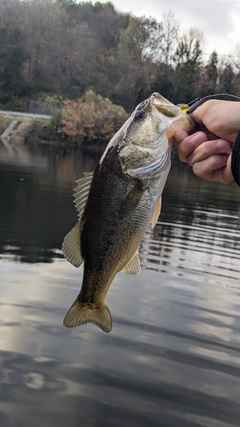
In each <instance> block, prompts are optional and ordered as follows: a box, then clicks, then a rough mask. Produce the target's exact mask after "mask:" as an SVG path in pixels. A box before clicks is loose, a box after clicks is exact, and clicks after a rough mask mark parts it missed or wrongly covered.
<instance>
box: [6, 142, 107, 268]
mask: <svg viewBox="0 0 240 427" xmlns="http://www.w3.org/2000/svg"><path fill="white" fill-rule="evenodd" d="M29 151H30V154H29V156H28V159H25V162H24V164H22V163H20V164H17V159H18V155H17V154H16V158H15V159H13V158H12V157H11V158H9V163H10V165H8V166H6V162H5V165H4V166H2V167H1V169H0V188H1V190H0V231H1V233H0V252H1V253H9V252H10V253H12V254H13V256H17V257H20V258H21V260H22V261H26V262H50V261H51V259H53V257H55V256H56V254H55V253H54V251H53V250H52V249H53V248H54V249H55V248H56V249H60V248H61V243H62V239H63V237H64V235H65V234H66V233H67V232H68V231H69V229H70V228H71V227H72V226H73V225H74V223H75V222H76V219H77V214H76V211H75V208H74V205H73V188H74V187H75V180H76V179H78V178H80V177H81V176H82V175H83V172H84V171H91V170H93V169H94V168H95V165H96V163H97V161H98V159H99V156H100V153H93V154H92V153H91V152H90V151H87V150H85V151H83V150H82V151H79V150H72V149H71V150H70V149H69V150H68V149H55V148H54V147H50V148H49V147H41V148H36V147H33V148H30V149H29ZM42 158H45V159H46V167H45V168H44V169H43V170H42V169H38V168H37V164H38V161H40V160H41V159H42ZM13 160H14V161H13ZM34 162H36V163H35V166H36V168H34ZM11 163H12V164H11Z"/></svg>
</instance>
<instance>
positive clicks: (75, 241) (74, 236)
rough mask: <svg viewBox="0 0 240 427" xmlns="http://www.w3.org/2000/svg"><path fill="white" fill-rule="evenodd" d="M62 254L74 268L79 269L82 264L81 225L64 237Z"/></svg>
mask: <svg viewBox="0 0 240 427" xmlns="http://www.w3.org/2000/svg"><path fill="white" fill-rule="evenodd" d="M62 253H63V255H64V257H65V258H66V259H67V260H68V261H69V262H70V263H71V264H72V265H74V267H79V266H80V265H81V264H82V262H83V259H82V255H81V248H80V224H79V222H77V224H76V225H75V226H74V227H73V228H72V230H71V231H69V233H68V234H67V235H66V236H65V237H64V239H63V244H62Z"/></svg>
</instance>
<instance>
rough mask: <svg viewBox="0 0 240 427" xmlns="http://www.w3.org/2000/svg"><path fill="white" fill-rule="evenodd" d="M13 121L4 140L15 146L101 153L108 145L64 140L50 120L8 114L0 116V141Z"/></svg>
mask: <svg viewBox="0 0 240 427" xmlns="http://www.w3.org/2000/svg"><path fill="white" fill-rule="evenodd" d="M13 121H16V122H17V124H16V126H15V127H14V129H13V130H12V131H11V132H10V133H9V134H8V135H7V137H6V138H4V139H6V140H7V142H8V143H12V144H15V145H19V144H27V145H42V146H43V145H46V146H55V147H75V148H84V149H85V148H86V149H89V150H98V151H102V150H103V149H104V148H105V147H106V146H107V143H108V141H106V140H104V139H102V140H89V141H87V140H76V139H73V138H70V137H68V138H64V137H63V133H60V132H59V131H57V130H56V129H54V125H53V122H52V119H50V118H34V117H27V116H26V117H24V116H18V115H9V114H6V115H1V116H0V139H1V136H3V134H4V132H5V131H6V129H7V128H8V127H9V125H10V124H11V122H13Z"/></svg>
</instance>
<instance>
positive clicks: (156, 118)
mask: <svg viewBox="0 0 240 427" xmlns="http://www.w3.org/2000/svg"><path fill="white" fill-rule="evenodd" d="M193 127H194V123H193V121H192V120H191V119H190V117H188V116H187V115H186V114H183V113H182V112H181V109H180V108H179V107H177V106H175V105H173V104H172V103H171V102H170V101H168V100H166V99H165V98H163V97H162V96H161V95H159V94H157V93H154V94H153V95H151V97H150V98H148V99H147V100H145V101H144V102H143V103H141V104H139V105H138V106H137V107H136V109H135V111H134V112H133V114H132V115H131V116H130V118H129V119H128V120H127V121H126V122H125V123H124V125H123V126H122V128H121V129H120V130H119V131H118V132H117V134H116V135H115V136H114V137H113V138H112V140H111V141H110V143H109V144H108V146H107V148H106V150H105V152H104V154H103V156H102V158H101V159H100V162H99V163H98V165H97V167H96V170H95V172H94V174H93V176H92V177H91V174H87V176H86V177H85V178H83V179H82V180H78V181H77V183H78V187H77V188H76V189H75V205H76V208H77V210H78V217H79V222H78V223H77V224H76V225H75V227H74V228H73V229H72V230H71V231H70V232H69V233H68V235H67V236H66V237H65V238H64V241H63V254H64V256H65V257H66V259H67V260H68V261H70V262H71V263H72V264H73V265H75V266H77V267H78V266H80V265H81V263H82V262H84V273H83V282H82V286H81V290H80V293H79V295H78V296H77V298H76V300H75V301H74V303H73V305H72V306H71V307H70V309H69V311H68V312H67V314H66V316H65V319H64V325H65V326H67V327H75V326H78V325H81V324H85V323H88V322H92V323H94V324H96V325H97V326H99V327H100V328H101V329H102V330H103V331H105V332H109V331H110V330H111V329H112V318H111V313H110V310H109V308H108V306H107V305H106V294H107V291H108V289H109V286H110V284H111V283H112V281H113V279H114V277H115V275H116V274H117V273H118V272H120V271H122V272H124V273H126V274H137V273H139V272H140V269H141V267H140V260H139V255H138V247H139V245H140V242H141V240H142V238H143V236H144V234H145V232H146V230H147V229H148V227H149V226H152V227H154V226H155V224H156V221H157V219H158V216H159V214H160V209H161V194H162V191H163V188H164V185H165V182H166V179H167V175H168V172H169V169H170V164H171V159H170V157H171V146H172V142H173V136H174V132H175V131H176V130H177V129H183V130H186V131H189V130H191V129H192V128H193ZM85 199H86V203H85Z"/></svg>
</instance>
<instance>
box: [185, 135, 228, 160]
mask: <svg viewBox="0 0 240 427" xmlns="http://www.w3.org/2000/svg"><path fill="white" fill-rule="evenodd" d="M199 139H200V138H198V140H199ZM230 149H231V145H230V143H229V141H227V140H225V139H217V140H215V141H205V142H203V143H202V144H200V145H199V146H198V147H197V148H196V149H195V150H194V151H193V152H192V153H190V154H189V155H188V156H187V162H188V164H189V165H190V166H193V165H194V164H195V163H198V162H202V161H203V160H208V161H209V163H210V162H212V164H215V163H216V165H218V162H220V159H221V158H222V160H221V162H220V163H222V162H223V161H224V160H223V159H225V161H226V160H227V157H228V156H226V155H227V153H228V151H229V150H230ZM214 159H216V160H214ZM222 166H223V165H221V166H219V167H222Z"/></svg>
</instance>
